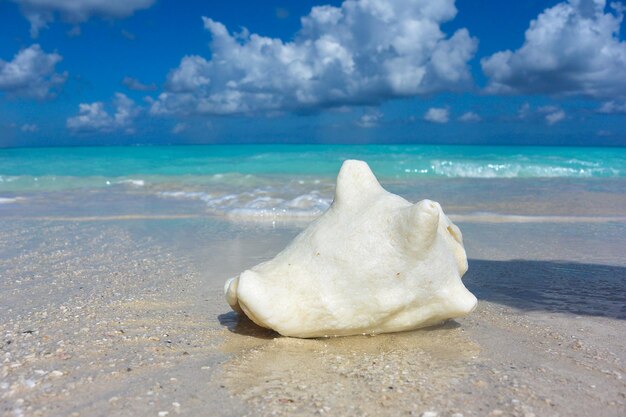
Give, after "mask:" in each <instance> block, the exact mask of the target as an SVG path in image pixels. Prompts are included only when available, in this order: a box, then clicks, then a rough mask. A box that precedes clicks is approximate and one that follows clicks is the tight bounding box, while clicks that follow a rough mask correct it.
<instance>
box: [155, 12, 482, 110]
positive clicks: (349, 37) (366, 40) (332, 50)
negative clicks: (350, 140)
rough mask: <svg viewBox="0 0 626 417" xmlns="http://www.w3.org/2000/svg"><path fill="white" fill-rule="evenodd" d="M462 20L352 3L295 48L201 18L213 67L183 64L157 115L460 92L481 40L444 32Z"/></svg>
mask: <svg viewBox="0 0 626 417" xmlns="http://www.w3.org/2000/svg"><path fill="white" fill-rule="evenodd" d="M456 12H457V10H456V8H455V6H454V0H440V1H436V2H433V1H426V0H420V1H416V0H346V1H344V2H343V4H342V5H341V6H340V7H333V6H319V7H314V8H313V9H312V10H311V12H310V13H309V14H308V15H307V16H305V17H303V18H302V19H301V22H302V27H301V29H300V31H299V32H298V33H297V34H296V36H295V38H294V40H293V41H291V42H283V41H282V40H280V39H273V38H268V37H264V36H261V35H258V34H250V33H249V32H248V31H247V30H245V29H244V30H242V32H241V33H235V34H232V33H229V32H228V30H227V29H226V27H225V26H224V25H223V24H221V23H219V22H216V21H214V20H211V19H208V18H203V21H204V27H205V29H206V30H207V31H209V32H210V33H211V36H212V41H211V59H210V60H207V59H205V58H203V57H201V56H195V55H193V56H186V57H184V58H183V59H182V61H181V63H180V65H179V66H178V67H177V68H175V69H173V70H172V71H171V72H170V74H169V75H168V79H167V83H166V88H165V92H163V93H162V94H161V95H160V96H159V97H158V100H156V101H155V102H154V103H153V105H152V109H151V111H152V113H153V114H167V113H183V114H185V113H204V114H234V113H254V112H271V111H315V110H318V109H321V108H329V107H338V106H341V105H353V104H360V105H372V104H377V103H381V102H383V101H385V100H388V99H391V98H396V97H410V96H415V95H421V94H428V93H433V92H438V91H449V90H460V89H463V88H465V87H467V86H468V85H469V84H471V75H470V73H469V69H468V66H467V62H468V60H470V59H471V58H472V56H473V55H474V52H475V50H476V47H477V40H476V39H474V38H471V37H470V35H469V33H468V31H467V30H466V29H460V30H458V31H456V32H455V33H454V34H453V35H452V36H451V37H447V36H446V34H445V33H443V32H442V30H441V24H442V23H444V22H446V21H449V20H451V19H453V18H454V16H455V15H456Z"/></svg>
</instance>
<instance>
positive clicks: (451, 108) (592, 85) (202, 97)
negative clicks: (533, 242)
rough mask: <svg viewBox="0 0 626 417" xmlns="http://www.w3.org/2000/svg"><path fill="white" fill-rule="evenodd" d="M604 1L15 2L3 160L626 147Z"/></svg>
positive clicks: (0, 68)
mask: <svg viewBox="0 0 626 417" xmlns="http://www.w3.org/2000/svg"><path fill="white" fill-rule="evenodd" d="M624 11H626V6H623V5H622V4H620V3H618V2H614V3H611V4H610V5H609V4H606V2H605V1H603V0H569V1H561V2H559V1H540V0H527V1H522V2H503V1H497V0H483V1H476V0H474V1H470V0H458V1H456V2H455V1H453V0H438V1H436V0H349V1H345V2H341V1H319V2H313V1H308V0H307V1H299V2H287V1H284V0H283V1H274V0H268V1H263V2H258V1H256V2H253V1H244V0H231V1H228V2H199V1H185V2H180V1H178V2H177V1H173V0H0V146H51V145H99V144H148V143H150V144H170V143H181V144H184V143H190V144H191V143H194V144H195V143H266V142H275V143H276V142H278V143H462V144H466V143H476V144H533V145H535V144H543V145H561V144H565V145H621V146H623V145H626V41H625V37H624V33H623V32H624V30H623V29H624V24H623V19H622V14H623V12H624Z"/></svg>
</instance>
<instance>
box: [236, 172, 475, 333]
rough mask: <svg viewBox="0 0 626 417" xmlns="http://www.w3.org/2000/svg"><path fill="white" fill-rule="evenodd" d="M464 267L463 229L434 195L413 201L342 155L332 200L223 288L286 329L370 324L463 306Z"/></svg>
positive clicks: (450, 313)
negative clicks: (268, 255)
mask: <svg viewBox="0 0 626 417" xmlns="http://www.w3.org/2000/svg"><path fill="white" fill-rule="evenodd" d="M466 271H467V256H466V255H465V249H464V247H463V238H462V236H461V231H460V230H459V228H458V227H457V226H455V225H454V224H453V223H452V222H451V221H450V219H448V217H447V216H446V215H445V214H444V213H443V211H442V209H441V206H440V205H439V204H438V203H436V202H434V201H430V200H422V201H420V202H419V203H417V204H411V203H409V202H408V201H406V200H405V199H404V198H402V197H400V196H398V195H395V194H392V193H389V192H388V191H386V190H385V189H383V188H382V186H381V185H380V184H379V182H378V180H377V179H376V177H375V176H374V174H373V173H372V171H371V170H370V168H369V166H368V165H367V164H366V163H365V162H363V161H355V160H348V161H345V162H344V163H343V166H342V167H341V170H340V172H339V176H338V177H337V188H336V191H335V199H334V201H333V203H332V205H331V206H330V208H329V209H328V210H327V211H326V212H325V213H324V214H323V215H322V216H320V217H319V218H318V219H317V220H315V221H314V222H312V223H311V224H310V225H309V226H308V227H307V228H306V229H305V230H304V231H302V232H301V233H300V234H299V235H298V236H297V237H296V238H295V239H294V240H293V241H292V242H291V243H290V244H289V245H288V246H287V247H286V248H285V249H284V250H283V251H282V252H280V253H279V254H278V255H276V257H275V258H274V259H272V260H269V261H267V262H263V263H261V264H259V265H256V266H255V267H253V268H251V269H249V270H246V271H244V272H242V273H241V274H240V275H239V276H238V277H236V278H231V279H230V280H228V281H227V282H226V285H225V288H224V290H225V293H226V300H227V301H228V304H230V306H231V307H232V308H233V310H235V311H237V312H239V313H243V314H245V315H246V316H248V317H249V318H250V319H251V320H252V321H253V322H254V323H256V324H258V325H259V326H262V327H266V328H270V329H273V330H275V331H277V332H278V333H280V334H281V335H284V336H292V337H303V338H309V337H321V336H347V335H356V334H376V333H388V332H399V331H405V330H411V329H416V328H420V327H427V326H432V325H435V324H439V323H441V322H443V321H445V320H447V319H450V318H454V317H461V316H465V315H467V314H469V313H470V312H471V311H472V310H473V309H474V308H475V307H476V303H477V300H476V297H475V296H474V295H473V294H472V293H470V292H469V291H468V290H467V289H466V288H465V286H464V285H463V283H462V282H461V276H462V275H463V274H464V273H465V272H466Z"/></svg>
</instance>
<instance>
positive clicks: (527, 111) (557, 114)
mask: <svg viewBox="0 0 626 417" xmlns="http://www.w3.org/2000/svg"><path fill="white" fill-rule="evenodd" d="M517 117H518V118H519V119H520V120H526V119H529V120H537V119H540V120H541V119H543V120H544V121H545V122H546V123H547V124H549V125H550V126H552V125H554V124H556V123H559V122H561V121H563V120H565V118H566V117H567V114H566V113H565V110H563V109H561V108H560V107H558V106H554V105H546V106H541V107H537V108H535V109H533V108H532V107H531V106H530V104H528V103H524V104H523V105H522V106H521V107H520V108H519V110H518V111H517Z"/></svg>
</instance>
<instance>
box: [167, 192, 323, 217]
mask: <svg viewBox="0 0 626 417" xmlns="http://www.w3.org/2000/svg"><path fill="white" fill-rule="evenodd" d="M281 191H282V192H281ZM159 195H160V196H162V197H166V198H177V199H187V200H200V201H203V202H204V203H205V204H206V207H207V210H208V211H209V212H210V213H211V214H215V215H220V216H225V217H229V218H233V219H255V220H276V219H290V218H306V219H311V218H315V217H317V216H319V215H320V214H322V213H323V212H324V211H325V210H326V209H327V208H328V207H329V206H330V203H331V201H332V200H331V199H330V198H327V197H324V196H322V195H321V194H320V192H319V191H316V190H313V191H311V192H308V193H303V194H299V195H297V196H296V197H295V198H291V197H289V196H288V195H289V194H288V193H286V192H284V190H274V189H271V188H269V187H265V188H256V189H252V190H250V191H243V192H239V193H223V192H213V193H206V192H199V191H163V192H160V193H159Z"/></svg>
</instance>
